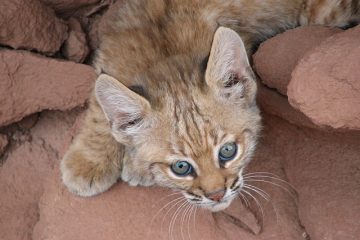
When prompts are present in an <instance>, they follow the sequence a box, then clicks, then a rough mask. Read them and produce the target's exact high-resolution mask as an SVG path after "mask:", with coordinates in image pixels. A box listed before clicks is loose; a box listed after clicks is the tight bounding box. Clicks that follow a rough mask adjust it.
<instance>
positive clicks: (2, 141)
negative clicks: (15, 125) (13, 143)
mask: <svg viewBox="0 0 360 240" xmlns="http://www.w3.org/2000/svg"><path fill="white" fill-rule="evenodd" d="M8 143H9V142H8V139H7V137H6V135H3V134H0V157H1V155H3V153H4V150H5V148H6V146H7V145H8Z"/></svg>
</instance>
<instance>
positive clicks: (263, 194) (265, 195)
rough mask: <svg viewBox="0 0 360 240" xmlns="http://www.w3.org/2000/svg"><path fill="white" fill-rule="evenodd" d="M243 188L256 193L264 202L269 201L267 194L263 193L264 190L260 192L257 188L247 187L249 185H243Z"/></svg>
mask: <svg viewBox="0 0 360 240" xmlns="http://www.w3.org/2000/svg"><path fill="white" fill-rule="evenodd" d="M244 188H247V189H250V190H252V191H254V192H256V193H257V194H259V195H260V196H261V197H262V198H264V199H265V200H266V201H269V200H270V195H269V194H268V193H267V192H265V191H264V190H262V189H260V188H258V187H255V186H252V185H249V184H244Z"/></svg>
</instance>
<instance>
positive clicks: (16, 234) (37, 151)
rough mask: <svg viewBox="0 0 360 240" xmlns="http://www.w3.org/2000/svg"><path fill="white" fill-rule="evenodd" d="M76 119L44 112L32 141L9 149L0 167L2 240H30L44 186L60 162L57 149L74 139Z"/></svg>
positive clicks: (64, 113) (69, 114) (64, 114)
mask: <svg viewBox="0 0 360 240" xmlns="http://www.w3.org/2000/svg"><path fill="white" fill-rule="evenodd" d="M77 116H78V111H71V112H51V113H44V114H42V118H41V119H40V120H39V122H38V123H37V124H36V126H35V127H34V128H33V129H32V130H31V139H32V140H31V141H26V142H24V143H22V144H21V145H18V144H14V145H12V146H11V149H10V151H9V154H8V155H7V157H6V159H5V162H4V164H3V165H2V166H1V168H0V192H1V197H0V233H1V235H0V236H1V239H3V240H13V239H14V240H15V239H16V240H30V239H32V237H31V235H32V232H33V227H34V225H35V224H36V222H37V221H39V218H40V215H39V208H38V202H39V199H40V196H41V195H42V194H43V191H44V187H43V183H44V182H45V179H46V178H47V177H49V176H50V174H51V171H52V170H51V169H52V168H54V167H55V166H57V165H58V163H59V159H58V156H60V153H59V152H60V149H58V147H59V146H61V145H62V144H63V143H64V142H67V143H68V142H70V140H71V138H72V137H73V135H72V130H71V129H72V128H73V126H74V125H73V124H74V122H76V119H77ZM19 134H21V133H19ZM54 135H55V136H56V137H54ZM54 139H56V141H54Z"/></svg>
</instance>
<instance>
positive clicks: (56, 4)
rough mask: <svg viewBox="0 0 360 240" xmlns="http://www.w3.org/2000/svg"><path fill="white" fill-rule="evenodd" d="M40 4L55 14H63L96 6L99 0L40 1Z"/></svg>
mask: <svg viewBox="0 0 360 240" xmlns="http://www.w3.org/2000/svg"><path fill="white" fill-rule="evenodd" d="M41 2H42V3H44V4H45V5H47V6H49V7H51V8H53V9H54V10H55V11H57V12H64V11H69V10H74V9H79V8H81V7H84V6H89V5H94V4H97V3H98V2H99V0H41Z"/></svg>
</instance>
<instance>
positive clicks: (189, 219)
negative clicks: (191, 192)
mask: <svg viewBox="0 0 360 240" xmlns="http://www.w3.org/2000/svg"><path fill="white" fill-rule="evenodd" d="M195 209H196V206H195V205H192V206H191V209H190V212H189V217H188V219H187V220H188V224H187V228H188V231H187V233H188V237H189V239H190V240H191V239H192V238H191V234H190V222H191V214H192V213H193V212H194V211H195Z"/></svg>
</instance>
